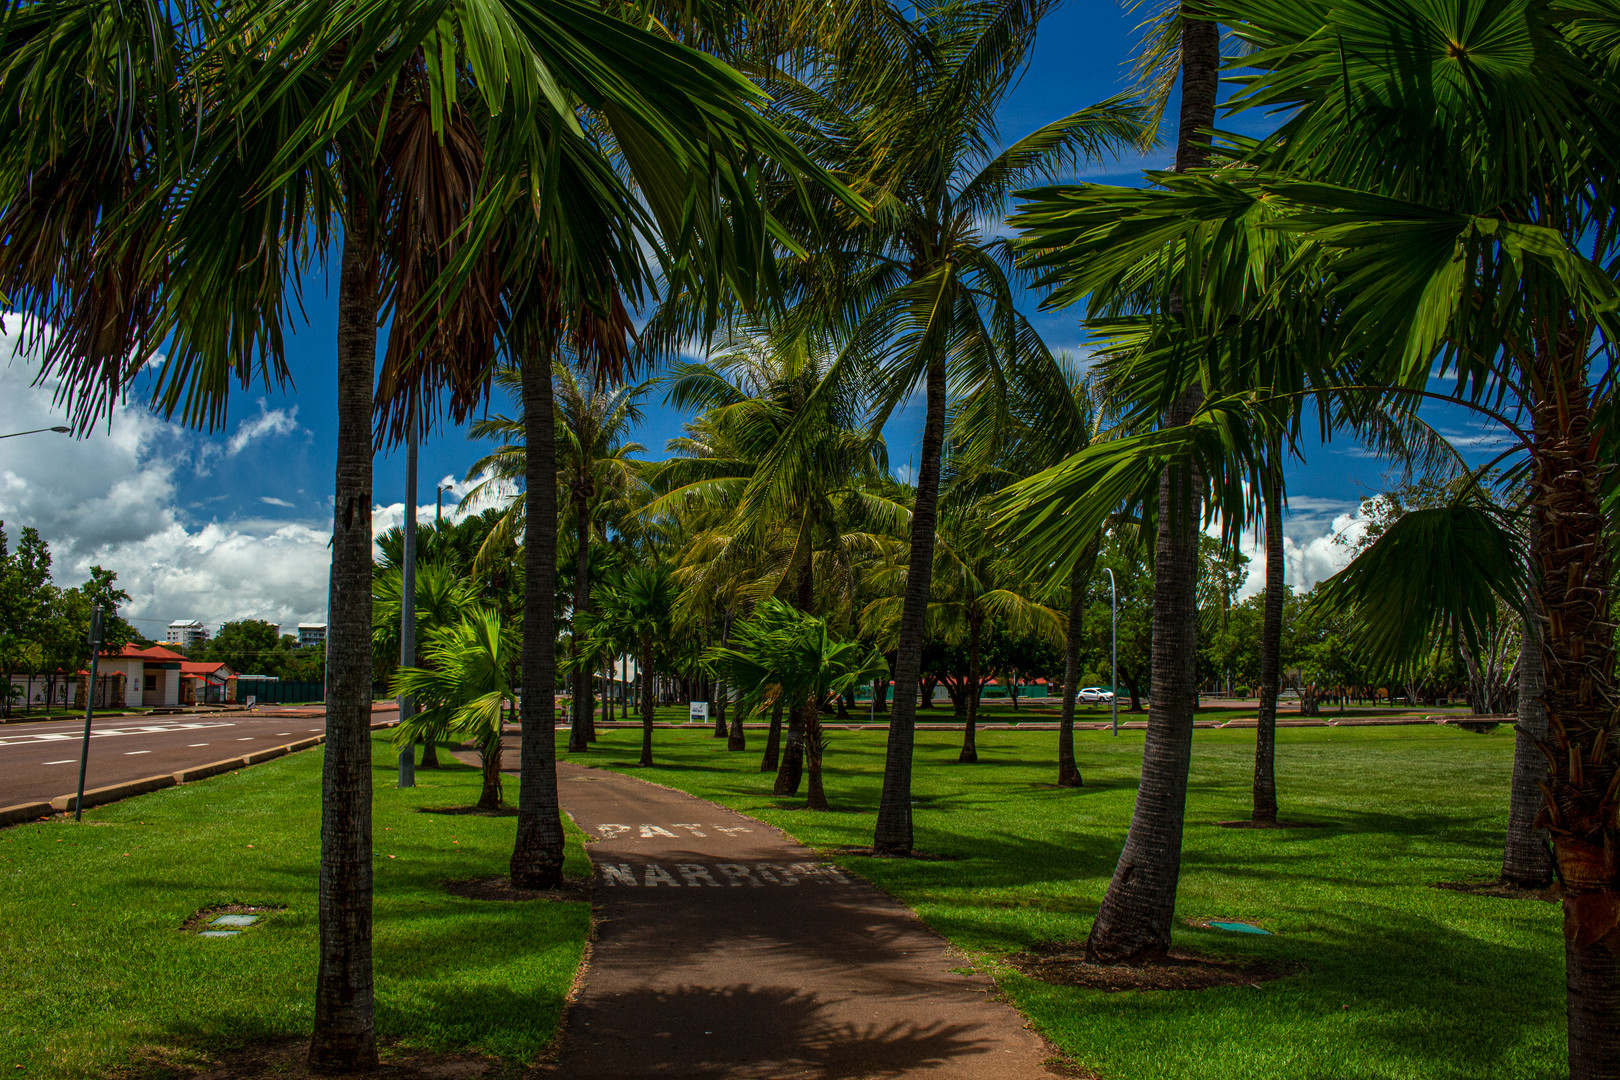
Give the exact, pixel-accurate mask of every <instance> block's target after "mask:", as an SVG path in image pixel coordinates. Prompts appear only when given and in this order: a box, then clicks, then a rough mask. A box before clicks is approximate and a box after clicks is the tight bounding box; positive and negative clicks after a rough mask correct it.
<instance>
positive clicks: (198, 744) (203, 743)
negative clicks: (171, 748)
mask: <svg viewBox="0 0 1620 1080" xmlns="http://www.w3.org/2000/svg"><path fill="white" fill-rule="evenodd" d="M186 745H187V746H191V747H198V746H207V745H208V744H207V743H205V742H194V743H187V744H186Z"/></svg>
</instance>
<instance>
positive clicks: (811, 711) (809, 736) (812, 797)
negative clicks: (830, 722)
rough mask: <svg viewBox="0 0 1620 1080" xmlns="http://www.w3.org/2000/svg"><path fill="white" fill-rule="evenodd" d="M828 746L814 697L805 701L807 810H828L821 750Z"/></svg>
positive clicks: (817, 703) (818, 707)
mask: <svg viewBox="0 0 1620 1080" xmlns="http://www.w3.org/2000/svg"><path fill="white" fill-rule="evenodd" d="M826 748H827V744H826V739H825V737H824V733H823V732H822V730H821V709H820V705H819V702H817V701H816V699H815V698H814V697H811V698H810V700H808V701H806V702H805V703H804V764H805V772H806V773H807V775H808V779H809V801H808V802H806V804H805V809H807V810H826V809H829V807H828V806H827V793H826V792H825V791H824V790H822V787H821V752H822V751H823V750H825V749H826Z"/></svg>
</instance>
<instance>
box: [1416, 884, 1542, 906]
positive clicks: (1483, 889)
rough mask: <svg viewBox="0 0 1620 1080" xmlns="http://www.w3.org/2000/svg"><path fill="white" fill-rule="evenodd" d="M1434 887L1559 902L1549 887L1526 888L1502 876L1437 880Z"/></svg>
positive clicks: (1453, 890)
mask: <svg viewBox="0 0 1620 1080" xmlns="http://www.w3.org/2000/svg"><path fill="white" fill-rule="evenodd" d="M1434 887H1435V888H1436V889H1449V890H1450V891H1451V892H1460V893H1468V894H1469V895H1470V896H1494V897H1496V898H1498V899H1500V900H1545V901H1546V902H1547V903H1549V904H1554V903H1557V902H1558V898H1557V897H1556V896H1553V895H1551V893H1550V891H1549V890H1547V889H1526V888H1524V887H1523V886H1522V885H1509V884H1508V883H1507V882H1505V881H1503V880H1502V879H1500V878H1490V879H1489V880H1486V881H1437V882H1435V883H1434Z"/></svg>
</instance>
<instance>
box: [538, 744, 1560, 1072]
mask: <svg viewBox="0 0 1620 1080" xmlns="http://www.w3.org/2000/svg"><path fill="white" fill-rule="evenodd" d="M883 740H884V735H883V733H880V732H843V731H837V732H832V733H830V735H829V741H830V748H829V751H828V757H827V768H828V772H827V789H828V796H829V798H830V799H831V801H832V803H833V805H834V807H835V811H837V812H833V813H820V814H818V813H811V812H808V811H804V810H800V809H797V808H796V807H797V806H798V805H802V800H792V799H779V798H776V797H774V796H772V795H771V794H770V779H771V778H770V777H769V776H765V775H762V774H760V773H759V772H758V771H757V770H758V765H759V753H760V749H761V748H762V747H763V739H762V738H760V737H759V736H756V735H755V734H754V733H752V732H750V733H749V750H748V752H746V753H739V754H728V753H727V752H726V751H725V750H724V745H725V744H724V743H722V742H720V741H718V740H714V739H711V738H709V737H708V736H707V735H706V734H703V733H699V732H696V731H692V732H687V731H658V732H657V733H656V734H655V736H654V747H655V754H656V757H657V760H658V762H659V764H658V766H657V767H655V768H652V769H647V770H642V769H636V768H634V766H633V764H632V763H633V761H634V756H635V750H636V748H637V747H638V746H639V733H638V732H634V731H612V732H603V737H602V742H601V743H599V744H598V747H597V749H595V750H592V751H590V752H588V753H584V754H576V755H570V757H572V758H573V759H575V760H581V761H585V762H590V763H593V764H598V765H605V766H608V767H611V768H619V769H623V770H624V771H626V772H628V773H631V774H632V775H639V776H645V777H647V778H648V779H650V780H654V781H657V782H659V783H663V784H668V785H671V786H674V787H678V788H682V789H684V790H687V791H690V792H693V793H694V794H697V795H701V796H704V797H706V798H712V799H715V800H717V801H719V802H722V803H725V804H727V805H729V806H733V807H736V808H737V809H739V810H742V811H744V812H746V813H749V814H753V815H755V816H757V817H759V818H761V819H763V820H765V821H768V822H770V823H771V824H773V825H777V826H780V827H781V828H783V829H785V830H787V831H788V832H789V833H791V834H793V835H794V836H796V837H798V838H799V839H800V840H802V841H804V842H806V843H809V844H811V845H814V846H817V847H824V848H825V847H835V846H838V845H861V844H869V843H870V842H871V835H872V826H873V822H874V810H875V808H876V805H877V800H878V792H879V786H880V780H881V769H882V765H883V748H884V742H883ZM959 740H960V734H959V733H956V732H950V731H923V732H921V733H920V734H919V737H918V745H917V754H916V773H915V786H914V793H915V796H916V828H917V847H918V849H919V850H922V851H926V852H932V853H937V854H942V855H949V856H952V857H953V859H952V861H941V862H925V861H892V860H877V859H870V858H859V857H843V856H840V861H841V862H843V863H844V864H845V865H846V866H848V867H850V868H851V869H853V870H855V871H857V872H858V873H860V874H862V875H864V876H866V877H867V878H868V879H870V880H871V881H873V882H875V883H876V884H877V885H878V886H880V887H881V888H883V889H885V890H887V891H889V892H891V893H892V894H894V895H895V896H897V897H899V898H900V899H901V900H903V901H904V902H905V903H907V904H909V905H910V906H912V907H913V908H915V909H916V910H917V911H918V912H919V913H920V914H921V915H922V917H923V918H924V919H926V920H927V921H928V922H929V924H930V925H932V926H933V927H934V928H935V929H937V930H938V931H940V932H941V933H942V934H944V935H945V936H946V937H947V938H949V939H950V940H951V941H952V942H953V943H955V944H956V945H957V946H959V947H961V948H962V949H964V950H966V951H967V952H968V953H969V954H971V955H972V956H974V957H975V958H976V959H977V960H978V961H979V962H980V963H982V964H984V965H986V966H987V967H989V968H990V969H991V970H992V971H993V972H994V973H995V975H996V976H997V978H998V979H999V980H1000V983H1001V986H1002V988H1003V989H1004V990H1005V992H1006V993H1007V995H1008V996H1009V998H1010V999H1011V1000H1012V1001H1013V1002H1014V1003H1015V1004H1017V1006H1018V1007H1019V1008H1020V1009H1022V1010H1023V1011H1024V1012H1025V1013H1026V1014H1027V1015H1028V1016H1029V1017H1030V1018H1031V1019H1032V1020H1033V1021H1034V1022H1035V1025H1036V1026H1037V1027H1038V1028H1039V1029H1040V1030H1041V1031H1042V1032H1043V1033H1044V1034H1045V1035H1046V1036H1047V1037H1048V1038H1049V1039H1051V1040H1052V1042H1054V1043H1055V1044H1056V1045H1057V1046H1058V1047H1059V1048H1061V1049H1062V1050H1063V1052H1064V1053H1065V1054H1067V1055H1069V1056H1070V1057H1071V1058H1072V1059H1073V1060H1074V1061H1075V1062H1077V1063H1079V1064H1080V1065H1082V1066H1083V1067H1086V1068H1088V1069H1092V1070H1095V1071H1096V1072H1097V1073H1098V1074H1099V1075H1100V1076H1102V1077H1105V1078H1108V1080H1113V1078H1120V1080H1127V1078H1128V1080H1152V1078H1175V1080H1190V1078H1209V1080H1231V1078H1236V1077H1242V1078H1265V1077H1276V1078H1279V1080H1280V1078H1289V1080H1330V1078H1331V1080H1343V1078H1358V1080H1359V1078H1380V1080H1382V1078H1389V1080H1397V1078H1399V1080H1406V1078H1429V1077H1456V1078H1458V1080H1462V1078H1471V1080H1473V1078H1485V1077H1491V1078H1497V1077H1501V1078H1506V1077H1513V1078H1530V1077H1535V1078H1542V1077H1545V1078H1553V1077H1561V1076H1564V1075H1567V1072H1566V1069H1565V1066H1564V1060H1565V1044H1564V1016H1563V1010H1564V999H1563V962H1562V938H1561V934H1560V930H1559V927H1560V922H1561V916H1560V914H1559V910H1558V908H1557V907H1556V906H1554V905H1551V904H1543V903H1538V902H1534V901H1513V900H1500V899H1493V898H1486V897H1476V896H1471V895H1466V894H1460V893H1457V892H1452V891H1446V890H1442V889H1436V888H1433V887H1432V884H1433V883H1434V882H1438V881H1457V880H1463V879H1478V878H1485V877H1489V876H1491V875H1493V874H1494V873H1495V872H1496V871H1497V869H1498V868H1499V865H1500V858H1501V836H1502V830H1503V828H1504V827H1505V824H1506V808H1507V785H1508V775H1509V772H1508V770H1509V764H1510V761H1511V757H1512V749H1513V742H1512V734H1511V731H1510V729H1507V728H1501V729H1498V730H1497V731H1496V732H1495V733H1493V734H1490V735H1473V734H1468V733H1466V732H1462V731H1456V730H1448V729H1443V728H1430V727H1406V728H1383V729H1337V730H1324V729H1310V728H1307V729H1292V730H1284V731H1282V732H1280V733H1279V737H1278V742H1279V746H1278V774H1279V786H1280V791H1281V799H1282V804H1283V810H1284V817H1285V818H1289V819H1295V820H1304V821H1311V822H1317V823H1320V824H1321V825H1323V826H1324V827H1322V828H1318V829H1298V830H1282V831H1256V830H1238V829H1224V828H1220V827H1218V826H1217V825H1216V824H1215V823H1216V822H1217V821H1220V820H1226V819H1233V818H1245V817H1247V816H1248V807H1249V783H1250V769H1251V767H1252V760H1253V759H1252V755H1253V742H1254V734H1253V732H1252V731H1249V732H1242V731H1200V732H1199V733H1198V735H1197V741H1196V747H1195V752H1194V760H1193V770H1192V777H1191V782H1190V790H1189V805H1188V815H1187V831H1186V841H1185V850H1184V855H1183V860H1182V876H1181V889H1180V893H1179V897H1178V903H1177V917H1178V925H1177V931H1176V940H1177V946H1178V947H1185V948H1191V949H1196V950H1201V951H1204V952H1211V953H1222V954H1227V955H1231V956H1241V957H1256V958H1261V959H1264V960H1266V961H1269V962H1272V963H1274V964H1277V965H1293V966H1297V969H1298V970H1297V973H1296V974H1294V975H1291V976H1290V977H1287V978H1283V979H1280V980H1278V981H1275V982H1271V983H1268V984H1265V985H1262V986H1260V987H1258V988H1254V987H1248V986H1243V987H1226V988H1219V989H1213V990H1203V991H1196V992H1192V991H1159V992H1127V993H1115V994H1108V993H1102V992H1098V991H1091V990H1080V989H1074V988H1068V987H1062V986H1052V985H1048V984H1045V983H1042V982H1039V981H1037V980H1034V979H1031V978H1029V977H1026V976H1024V975H1022V974H1020V973H1019V972H1018V971H1016V970H1015V969H1014V968H1012V967H1011V966H1010V965H1008V964H1005V963H1003V962H1001V959H1000V958H1002V957H1005V956H1007V955H1008V954H1010V953H1014V952H1017V951H1019V950H1021V949H1024V948H1026V947H1028V946H1031V945H1036V944H1040V943H1046V942H1073V941H1080V940H1083V939H1084V937H1085V935H1086V932H1087V930H1088V929H1089V927H1090V924H1091V920H1092V918H1093V916H1094V915H1095V913H1096V909H1097V905H1098V903H1099V902H1100V901H1101V899H1102V895H1103V892H1104V890H1105V889H1106V887H1107V884H1108V879H1109V877H1110V875H1111V874H1112V872H1113V867H1114V863H1115V861H1116V860H1117V858H1118V855H1119V850H1120V846H1121V844H1122V842H1123V840H1124V836H1125V831H1126V827H1127V825H1128V823H1129V820H1130V813H1131V808H1132V805H1133V800H1134V796H1135V786H1136V779H1137V775H1138V772H1139V769H1140V760H1141V750H1142V735H1141V733H1140V732H1132V733H1127V734H1122V735H1120V736H1119V737H1118V738H1117V739H1115V738H1113V737H1111V736H1109V735H1107V734H1104V733H1092V732H1087V733H1083V734H1082V735H1081V736H1080V737H1079V740H1078V744H1079V747H1078V748H1079V756H1080V762H1081V766H1082V768H1083V769H1084V770H1085V776H1086V784H1087V786H1086V787H1084V788H1082V789H1078V790H1062V789H1058V788H1056V787H1053V786H1051V781H1052V779H1053V776H1054V774H1055V771H1056V770H1055V766H1054V765H1053V764H1052V762H1053V760H1054V758H1055V742H1056V734H1055V733H1048V732H1041V733H1024V734H1019V733H1016V732H985V733H981V734H980V736H979V753H980V756H981V763H980V764H978V765H970V766H963V765H957V764H955V757H956V751H957V747H958V745H959ZM1186 919H1237V920H1249V921H1254V922H1258V923H1259V924H1261V925H1263V926H1265V927H1266V928H1268V929H1270V930H1272V931H1274V932H1275V934H1276V936H1274V937H1252V936H1247V935H1237V934H1225V933H1221V932H1219V931H1213V930H1200V929H1194V928H1192V927H1190V926H1187V925H1186V924H1185V922H1184V921H1182V920H1186Z"/></svg>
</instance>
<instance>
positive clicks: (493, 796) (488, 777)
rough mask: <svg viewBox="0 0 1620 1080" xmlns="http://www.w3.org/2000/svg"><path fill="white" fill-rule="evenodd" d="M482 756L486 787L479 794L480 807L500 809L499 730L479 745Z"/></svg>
mask: <svg viewBox="0 0 1620 1080" xmlns="http://www.w3.org/2000/svg"><path fill="white" fill-rule="evenodd" d="M501 712H502V714H503V715H502V720H503V721H504V720H505V715H504V714H505V712H506V706H504V705H503V706H501ZM479 750H480V755H479V756H480V757H481V758H482V759H483V765H484V789H483V791H481V792H480V793H479V795H478V809H480V810H499V809H500V808H501V736H500V732H499V731H497V732H496V733H495V734H494V735H493V736H491V737H490V738H487V739H485V740H484V745H483V746H481V747H479Z"/></svg>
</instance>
